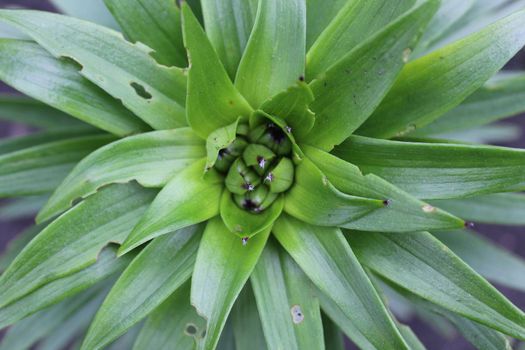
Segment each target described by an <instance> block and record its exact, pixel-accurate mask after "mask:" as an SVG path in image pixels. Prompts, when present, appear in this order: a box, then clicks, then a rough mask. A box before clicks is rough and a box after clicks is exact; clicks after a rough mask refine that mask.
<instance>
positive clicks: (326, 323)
mask: <svg viewBox="0 0 525 350" xmlns="http://www.w3.org/2000/svg"><path fill="white" fill-rule="evenodd" d="M322 319H323V330H324V339H325V348H326V349H329V350H345V344H344V341H343V333H342V332H341V330H340V329H339V327H337V325H336V324H335V323H333V321H332V320H331V319H330V318H328V317H327V316H326V315H325V314H322Z"/></svg>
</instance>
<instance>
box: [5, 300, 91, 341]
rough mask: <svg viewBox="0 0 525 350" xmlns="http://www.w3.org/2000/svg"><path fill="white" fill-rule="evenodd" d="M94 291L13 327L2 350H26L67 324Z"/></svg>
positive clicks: (43, 311) (66, 301) (6, 336)
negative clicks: (63, 324)
mask: <svg viewBox="0 0 525 350" xmlns="http://www.w3.org/2000/svg"><path fill="white" fill-rule="evenodd" d="M93 294H95V293H93V291H86V292H84V293H82V294H81V295H79V296H76V297H74V298H70V299H66V300H64V301H62V302H61V303H59V304H56V305H54V306H52V307H50V308H47V309H45V310H42V311H40V312H39V313H37V314H34V315H32V316H30V317H28V318H26V319H24V320H22V321H20V322H18V323H17V324H16V325H15V326H13V327H11V328H10V329H9V331H8V332H7V333H6V335H5V337H4V338H3V339H2V342H1V343H0V350H17V349H20V350H24V349H30V348H31V346H32V345H34V344H35V343H36V342H38V341H39V340H41V339H42V338H43V337H45V336H46V335H47V334H49V333H51V332H53V331H54V330H55V329H57V328H58V327H60V325H61V324H62V323H64V322H67V321H68V319H70V318H71V317H72V316H73V315H74V314H75V313H76V312H78V311H79V310H80V309H81V308H82V307H83V306H84V305H85V304H86V303H88V302H89V301H90V300H92V299H93V298H94V295H93Z"/></svg>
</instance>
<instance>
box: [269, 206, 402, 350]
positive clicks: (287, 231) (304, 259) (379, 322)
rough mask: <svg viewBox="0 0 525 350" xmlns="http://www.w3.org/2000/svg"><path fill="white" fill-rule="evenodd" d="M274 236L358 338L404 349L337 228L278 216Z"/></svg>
mask: <svg viewBox="0 0 525 350" xmlns="http://www.w3.org/2000/svg"><path fill="white" fill-rule="evenodd" d="M273 233H274V235H275V237H276V238H277V239H278V240H279V242H280V243H281V245H282V246H283V247H284V249H285V250H286V251H287V252H288V253H289V254H290V255H291V256H292V258H293V259H294V260H295V262H296V263H297V264H298V265H299V266H300V267H301V269H302V270H303V271H304V273H305V274H306V275H307V276H308V277H309V278H310V279H311V280H312V282H313V283H315V285H316V286H317V287H318V288H319V289H320V290H321V291H322V292H323V293H325V294H326V296H327V297H328V298H329V299H330V300H331V301H333V303H334V306H335V307H336V308H337V309H338V310H339V311H340V312H342V314H343V315H345V317H347V318H349V319H350V320H352V322H353V326H352V327H353V328H354V330H355V332H356V333H357V334H358V335H359V338H360V339H366V340H367V342H369V343H370V344H372V345H373V346H374V347H375V348H376V349H407V345H406V344H405V342H404V341H403V339H402V338H401V335H400V334H399V332H398V330H397V328H396V326H395V324H394V322H393V321H392V319H391V318H390V316H389V314H388V312H387V310H386V309H385V306H384V305H383V303H382V301H381V299H380V298H379V296H378V294H377V292H376V291H375V289H374V287H373V286H372V284H371V282H370V280H369V279H368V277H367V276H366V274H365V272H364V271H363V268H362V267H361V265H360V264H359V262H358V261H357V259H356V257H355V256H354V253H353V252H352V249H351V248H350V246H349V245H348V244H347V242H346V241H345V239H344V237H343V234H342V233H341V231H339V229H337V228H333V227H331V228H324V227H316V226H310V225H308V224H305V223H302V222H300V221H298V220H295V219H293V218H291V217H288V216H281V218H279V220H277V221H276V223H275V225H274V228H273ZM321 305H322V302H321ZM339 326H340V327H343V325H342V324H339ZM349 335H350V334H349ZM355 340H356V339H354V341H355Z"/></svg>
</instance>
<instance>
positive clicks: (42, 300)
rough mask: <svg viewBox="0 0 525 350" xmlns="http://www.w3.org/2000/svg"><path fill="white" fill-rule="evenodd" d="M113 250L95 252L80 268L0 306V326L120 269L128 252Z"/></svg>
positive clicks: (125, 262)
mask: <svg viewBox="0 0 525 350" xmlns="http://www.w3.org/2000/svg"><path fill="white" fill-rule="evenodd" d="M116 253H117V249H116V248H115V247H109V248H106V249H104V250H102V252H101V253H100V254H99V256H98V259H97V262H96V263H95V264H93V265H91V266H89V267H87V268H85V269H83V270H80V271H78V272H75V273H73V274H71V275H68V276H66V277H62V278H59V279H56V280H54V281H51V282H49V283H47V284H45V285H43V286H42V287H40V288H38V289H36V290H35V291H33V292H32V293H30V294H27V295H26V296H24V297H22V298H20V299H18V300H16V301H14V302H12V303H10V304H8V305H7V306H4V307H2V308H0V328H3V327H5V326H9V325H12V324H14V323H15V322H18V321H19V320H21V319H23V318H25V317H27V316H29V315H32V314H34V313H35V312H37V311H39V310H42V309H44V308H46V307H48V306H51V305H54V304H56V303H58V302H60V301H62V300H63V299H65V298H68V297H71V296H73V295H76V294H78V293H80V292H82V291H84V290H85V289H87V288H90V287H92V286H93V285H95V284H97V283H98V282H100V281H102V280H105V279H107V278H108V277H109V276H112V275H114V274H116V273H118V272H122V270H124V268H125V267H126V266H127V265H128V264H129V262H130V261H131V255H130V256H129V257H128V256H125V257H122V258H118V259H117V258H116Z"/></svg>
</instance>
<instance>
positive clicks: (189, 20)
mask: <svg viewBox="0 0 525 350" xmlns="http://www.w3.org/2000/svg"><path fill="white" fill-rule="evenodd" d="M182 19H183V21H182V24H183V32H184V44H185V45H186V47H187V49H188V57H189V61H190V69H189V73H188V101H187V104H186V108H187V119H188V124H190V126H191V127H192V128H193V130H194V131H195V132H196V133H197V134H198V135H199V136H201V137H202V138H204V139H205V138H207V137H208V135H210V133H211V132H213V131H214V130H216V129H219V128H221V127H225V126H227V125H230V124H232V123H233V122H235V121H236V120H238V119H239V117H241V118H248V116H249V115H250V114H251V112H252V109H251V107H250V106H249V105H248V103H247V102H246V100H245V99H244V98H243V97H242V96H241V94H240V93H239V91H237V89H236V88H235V87H234V86H233V83H232V82H231V80H230V78H229V77H228V73H227V72H226V70H225V68H224V66H223V65H222V63H221V62H220V60H219V57H218V56H217V54H216V52H215V51H214V49H213V47H212V46H211V43H210V42H209V41H208V38H207V37H206V33H204V30H203V29H202V27H201V26H200V24H199V22H198V21H197V19H196V18H195V16H194V15H193V14H192V12H191V10H190V8H189V6H188V5H187V4H185V3H183V4H182Z"/></svg>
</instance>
